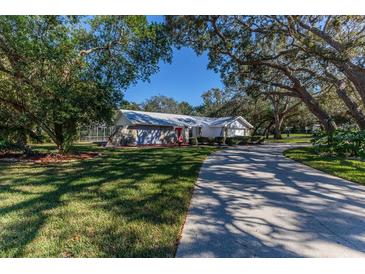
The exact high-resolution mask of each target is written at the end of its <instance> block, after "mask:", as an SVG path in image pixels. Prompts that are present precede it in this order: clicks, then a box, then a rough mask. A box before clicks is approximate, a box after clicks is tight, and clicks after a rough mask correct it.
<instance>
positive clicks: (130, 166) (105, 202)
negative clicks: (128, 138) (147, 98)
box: [0, 145, 214, 257]
mask: <svg viewBox="0 0 365 274" xmlns="http://www.w3.org/2000/svg"><path fill="white" fill-rule="evenodd" d="M76 148H77V150H84V151H99V150H100V151H102V153H103V156H101V157H97V158H93V159H89V160H83V161H77V162H68V163H58V164H47V165H45V164H36V163H5V162H2V163H1V162H0V256H1V257H173V256H174V254H175V250H176V244H177V241H178V238H179V234H180V230H181V228H182V225H183V222H184V219H185V215H186V212H187V209H188V205H189V201H190V198H191V193H192V190H193V187H194V184H195V182H196V178H197V175H198V172H199V169H200V166H201V164H202V162H203V160H204V159H205V158H206V156H207V155H209V154H210V153H211V152H213V151H214V148H208V147H204V148H203V147H201V148H199V147H191V148H190V147H187V148H145V149H127V148H126V149H102V148H97V147H96V146H91V145H79V146H77V147H76ZM37 149H38V150H41V151H43V152H44V151H49V150H53V149H54V147H53V146H37Z"/></svg>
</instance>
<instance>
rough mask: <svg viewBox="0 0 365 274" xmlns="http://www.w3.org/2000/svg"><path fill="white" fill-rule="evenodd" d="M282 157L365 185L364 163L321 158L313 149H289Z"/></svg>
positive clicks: (337, 158)
mask: <svg viewBox="0 0 365 274" xmlns="http://www.w3.org/2000/svg"><path fill="white" fill-rule="evenodd" d="M284 155H285V156H286V157H289V158H291V159H293V160H296V161H299V162H301V163H303V164H306V165H308V166H311V167H313V168H316V169H319V170H322V171H324V172H326V173H329V174H332V175H335V176H338V177H341V178H344V179H347V180H350V181H353V182H357V183H360V184H365V161H360V160H349V159H344V158H341V157H332V156H321V155H319V154H316V153H315V151H314V148H313V147H304V148H294V149H289V150H287V151H285V152H284Z"/></svg>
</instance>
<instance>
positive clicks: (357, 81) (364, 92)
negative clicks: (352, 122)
mask: <svg viewBox="0 0 365 274" xmlns="http://www.w3.org/2000/svg"><path fill="white" fill-rule="evenodd" d="M336 65H337V67H339V68H340V69H341V70H342V71H343V73H344V74H345V75H346V76H347V78H348V79H349V80H350V81H351V82H352V83H353V84H354V86H355V88H356V90H357V92H358V93H359V95H360V97H361V100H362V103H363V104H364V106H365V70H360V69H359V68H353V67H351V65H349V64H336Z"/></svg>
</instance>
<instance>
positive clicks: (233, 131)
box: [227, 120, 250, 137]
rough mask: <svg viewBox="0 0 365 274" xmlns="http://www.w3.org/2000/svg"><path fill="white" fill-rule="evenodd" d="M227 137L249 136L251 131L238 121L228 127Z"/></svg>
mask: <svg viewBox="0 0 365 274" xmlns="http://www.w3.org/2000/svg"><path fill="white" fill-rule="evenodd" d="M227 128H228V129H227V137H234V136H248V135H249V133H250V132H249V129H248V128H247V127H246V125H244V124H243V123H242V122H241V121H239V120H236V121H234V122H232V123H230V124H228V125H227Z"/></svg>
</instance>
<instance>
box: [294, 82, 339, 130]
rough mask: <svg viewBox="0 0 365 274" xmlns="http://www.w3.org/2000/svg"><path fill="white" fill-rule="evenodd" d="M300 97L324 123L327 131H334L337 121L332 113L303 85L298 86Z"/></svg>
mask: <svg viewBox="0 0 365 274" xmlns="http://www.w3.org/2000/svg"><path fill="white" fill-rule="evenodd" d="M296 90H297V92H298V94H299V97H300V99H301V100H302V101H303V103H304V104H305V105H306V106H307V108H308V109H309V110H310V111H311V112H312V113H313V114H314V115H315V116H316V117H317V119H318V120H319V122H320V123H321V124H322V125H323V127H324V129H325V131H326V132H327V133H333V132H334V131H335V130H336V129H337V126H336V123H335V122H334V121H333V119H332V118H331V117H330V115H329V114H328V113H327V112H326V111H325V110H324V109H323V108H322V107H321V106H320V105H319V103H318V102H317V101H316V100H315V99H314V98H313V96H312V95H311V94H310V93H309V92H308V91H307V90H306V89H305V88H303V87H296Z"/></svg>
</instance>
